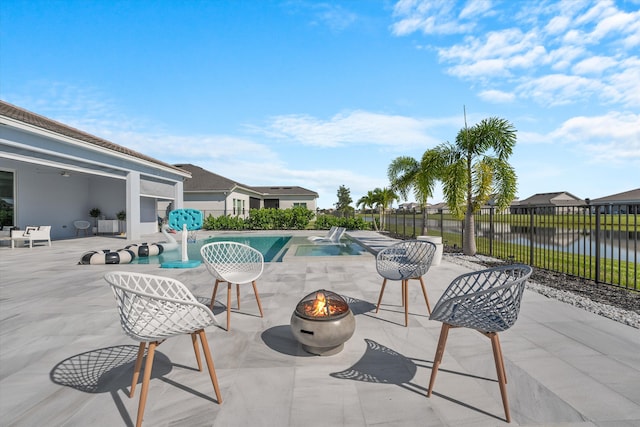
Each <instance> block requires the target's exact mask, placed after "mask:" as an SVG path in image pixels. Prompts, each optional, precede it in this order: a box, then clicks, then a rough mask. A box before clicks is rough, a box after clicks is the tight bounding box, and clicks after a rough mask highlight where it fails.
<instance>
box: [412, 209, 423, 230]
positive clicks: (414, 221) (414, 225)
mask: <svg viewBox="0 0 640 427" xmlns="http://www.w3.org/2000/svg"><path fill="white" fill-rule="evenodd" d="M420 234H422V230H420ZM413 235H414V237H417V236H418V232H417V231H416V208H413Z"/></svg>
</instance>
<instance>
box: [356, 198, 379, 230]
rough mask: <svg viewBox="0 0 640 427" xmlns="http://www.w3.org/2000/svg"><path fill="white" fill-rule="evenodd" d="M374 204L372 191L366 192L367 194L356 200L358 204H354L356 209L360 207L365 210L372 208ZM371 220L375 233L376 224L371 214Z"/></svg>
mask: <svg viewBox="0 0 640 427" xmlns="http://www.w3.org/2000/svg"><path fill="white" fill-rule="evenodd" d="M374 204H375V200H374V195H373V191H369V192H367V194H365V195H364V196H362V197H360V198H359V199H358V202H357V203H356V207H358V206H362V208H363V209H364V210H366V209H367V207H371V208H372V207H373V205H374ZM371 219H372V220H373V227H374V228H375V230H376V231H378V224H377V223H376V219H375V218H374V217H373V213H372V214H371Z"/></svg>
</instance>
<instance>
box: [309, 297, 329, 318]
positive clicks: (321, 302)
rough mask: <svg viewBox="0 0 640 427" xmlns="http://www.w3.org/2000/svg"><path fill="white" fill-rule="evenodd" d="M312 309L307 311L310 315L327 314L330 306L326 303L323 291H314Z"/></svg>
mask: <svg viewBox="0 0 640 427" xmlns="http://www.w3.org/2000/svg"><path fill="white" fill-rule="evenodd" d="M311 307H312V309H311V311H310V312H309V313H308V314H309V315H310V316H327V315H328V314H329V313H328V311H329V309H330V307H329V306H328V305H327V297H326V296H325V295H324V292H318V293H316V299H315V300H313V304H312V306H311Z"/></svg>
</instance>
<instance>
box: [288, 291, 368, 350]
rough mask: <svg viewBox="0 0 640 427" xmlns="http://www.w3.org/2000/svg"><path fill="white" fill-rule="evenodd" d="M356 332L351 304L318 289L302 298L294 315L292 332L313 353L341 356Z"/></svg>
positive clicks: (338, 296) (304, 347)
mask: <svg viewBox="0 0 640 427" xmlns="http://www.w3.org/2000/svg"><path fill="white" fill-rule="evenodd" d="M355 329H356V319H355V317H354V316H353V313H352V312H351V309H350V308H349V304H347V302H346V301H345V300H344V298H342V297H341V296H340V295H338V294H336V293H335V292H331V291H326V290H324V289H320V290H317V291H315V292H312V293H310V294H309V295H307V296H306V297H304V298H302V300H300V302H299V303H298V305H297V306H296V309H295V311H294V312H293V314H292V315H291V331H292V332H293V336H294V337H296V339H297V340H298V341H299V342H300V343H301V344H302V348H303V349H304V350H305V351H306V352H308V353H311V354H317V355H319V356H330V355H332V354H336V353H339V352H340V351H341V350H342V348H343V347H344V343H345V341H347V340H348V339H349V338H351V336H352V335H353V332H354V331H355Z"/></svg>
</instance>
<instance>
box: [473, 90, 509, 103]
mask: <svg viewBox="0 0 640 427" xmlns="http://www.w3.org/2000/svg"><path fill="white" fill-rule="evenodd" d="M478 96H480V98H482V99H484V100H485V101H487V102H493V103H509V102H513V101H514V100H515V99H516V96H515V95H514V94H513V93H511V92H503V91H501V90H484V91H482V92H480V93H479V94H478Z"/></svg>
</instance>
